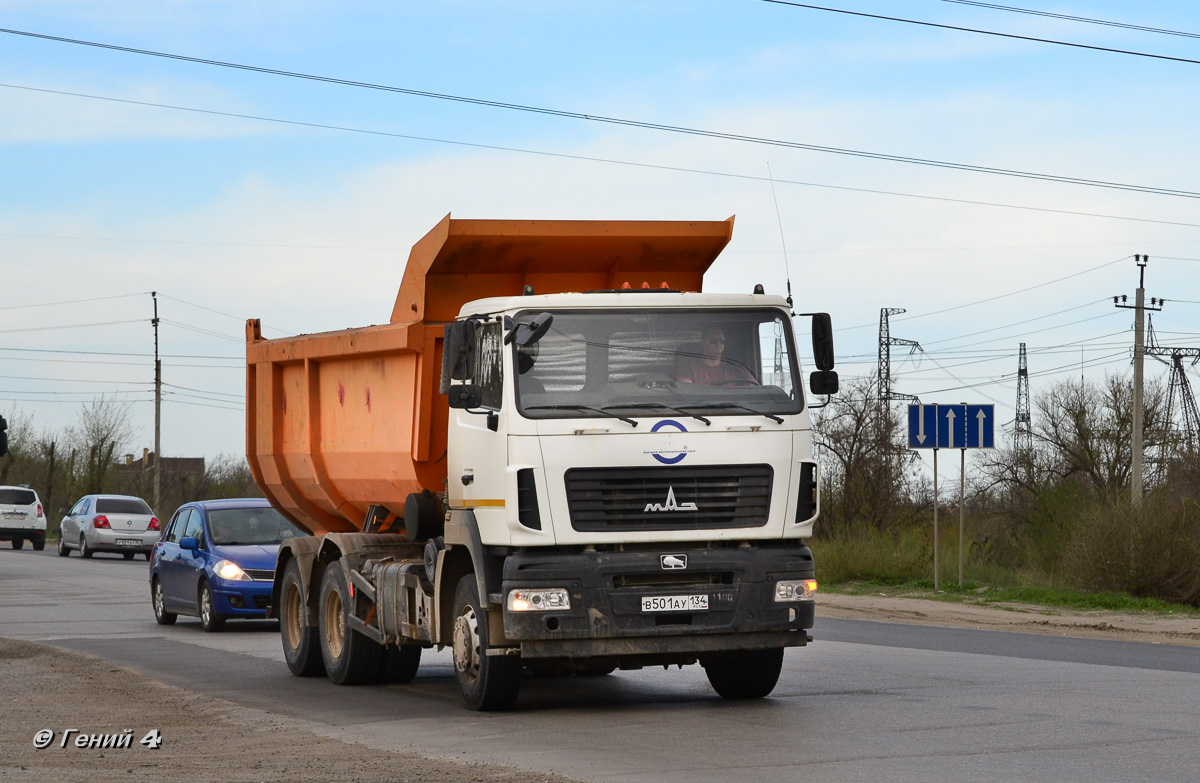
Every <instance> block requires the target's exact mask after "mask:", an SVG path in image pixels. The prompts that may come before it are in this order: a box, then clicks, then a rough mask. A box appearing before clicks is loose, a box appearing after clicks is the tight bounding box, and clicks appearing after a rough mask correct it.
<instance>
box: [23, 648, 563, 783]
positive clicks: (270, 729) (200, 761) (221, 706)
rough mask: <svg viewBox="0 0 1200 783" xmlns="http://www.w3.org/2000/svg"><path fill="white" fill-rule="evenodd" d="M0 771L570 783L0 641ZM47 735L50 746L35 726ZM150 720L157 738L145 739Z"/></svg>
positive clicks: (199, 782)
mask: <svg viewBox="0 0 1200 783" xmlns="http://www.w3.org/2000/svg"><path fill="white" fill-rule="evenodd" d="M0 682H2V683H4V684H5V686H6V687H5V688H4V692H3V694H2V695H0V780H2V781H10V780H11V781H30V783H43V781H51V780H52V781H61V782H62V783H107V782H108V781H118V780H119V781H129V782H130V783H151V782H153V783H159V781H164V780H170V781H173V782H174V783H208V782H209V781H213V780H220V781H222V782H223V783H258V782H259V781H264V782H268V783H275V782H276V781H279V782H280V783H282V782H283V781H287V783H292V782H293V781H299V782H300V783H303V782H305V781H314V782H316V781H321V782H322V783H323V782H324V781H329V780H337V781H339V783H353V782H356V781H361V783H384V781H387V783H399V782H401V781H422V782H424V781H434V782H436V783H473V782H478V783H526V781H533V782H535V783H536V782H537V781H545V782H546V783H571V780H572V779H570V778H566V777H562V776H560V775H548V774H543V773H537V772H530V771H529V770H522V769H515V768H512V767H500V766H496V765H485V764H466V763H456V762H453V761H445V760H439V759H429V758H425V757H423V756H419V755H417V754H415V753H396V752H388V751H382V750H374V749H371V748H368V747H364V746H362V745H354V744H350V743H347V742H341V741H339V740H336V739H330V738H328V737H324V736H321V735H320V734H318V733H316V732H315V731H314V730H313V728H315V727H310V726H308V725H307V724H305V723H304V722H303V721H298V720H292V719H289V718H285V717H281V716H279V715H275V714H271V713H266V712H262V711H259V710H251V709H247V708H245V707H241V706H238V705H236V704H232V703H230V702H226V701H221V700H219V699H213V698H210V697H208V696H203V695H200V694H196V693H192V692H189V691H186V690H183V689H180V688H176V687H173V686H168V685H163V684H161V683H157V682H155V681H153V680H150V679H148V678H146V677H142V676H140V675H137V674H134V673H133V672H130V671H128V670H126V669H121V668H117V667H115V666H113V665H111V664H109V663H106V662H104V661H102V660H99V659H96V658H88V657H85V656H82V655H76V654H73V653H69V652H65V651H63V650H58V649H55V648H52V647H46V646H43V645H39V644H32V643H29V642H20V641H12V640H9V639H0ZM43 729H50V730H52V731H53V732H54V737H53V740H52V741H51V743H50V745H49V747H46V748H45V749H42V750H38V749H37V748H35V747H34V737H35V735H36V734H37V733H38V732H39V731H40V730H43ZM66 729H77V730H78V731H80V732H83V733H86V734H89V735H97V734H102V735H107V736H111V735H123V734H124V733H125V730H126V729H132V740H131V741H130V747H128V748H113V747H109V748H78V747H75V741H74V740H75V737H76V736H78V735H76V734H72V735H70V737H69V739H68V741H67V745H66V747H62V746H61V743H62V737H63V732H64V730H66ZM152 729H157V730H158V731H159V732H160V733H161V737H162V744H161V747H159V748H157V749H150V748H148V747H146V746H144V745H142V744H140V742H139V741H140V740H141V739H143V738H144V737H145V736H146V735H147V734H148V733H149V732H150V731H151V730H152Z"/></svg>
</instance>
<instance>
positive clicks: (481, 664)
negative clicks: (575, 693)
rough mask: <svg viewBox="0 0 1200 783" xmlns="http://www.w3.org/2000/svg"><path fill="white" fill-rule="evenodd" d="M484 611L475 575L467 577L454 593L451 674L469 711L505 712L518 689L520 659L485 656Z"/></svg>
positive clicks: (519, 684) (486, 633) (512, 656)
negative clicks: (452, 667)
mask: <svg viewBox="0 0 1200 783" xmlns="http://www.w3.org/2000/svg"><path fill="white" fill-rule="evenodd" d="M488 638H489V637H488V617H487V610H486V609H484V608H483V605H482V604H481V603H480V600H479V588H478V587H476V585H475V575H474V574H467V575H466V576H464V577H463V578H462V580H461V581H460V582H459V583H458V590H456V591H455V593H454V675H455V677H457V678H458V690H459V692H460V693H461V694H462V700H463V702H464V703H465V704H466V705H467V707H468V708H470V709H472V710H485V711H486V710H507V709H509V708H510V707H512V706H513V704H515V703H516V701H517V694H518V693H519V692H520V690H521V659H520V658H519V657H517V656H515V655H488V654H487V652H488Z"/></svg>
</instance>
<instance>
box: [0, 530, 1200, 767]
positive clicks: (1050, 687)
mask: <svg viewBox="0 0 1200 783" xmlns="http://www.w3.org/2000/svg"><path fill="white" fill-rule="evenodd" d="M147 578H148V570H147V563H146V562H145V561H144V560H136V561H132V562H129V561H125V560H123V559H120V558H119V557H116V556H106V555H97V556H96V557H95V558H93V559H92V560H82V559H81V558H79V557H78V556H77V555H76V556H73V557H70V558H68V559H65V560H64V559H60V558H59V557H57V556H56V555H55V554H54V553H53V552H52V551H51V549H50V548H48V549H47V550H46V551H44V552H40V553H36V552H33V551H31V550H29V549H28V548H26V549H24V550H22V551H19V552H16V551H12V550H10V549H8V548H6V546H5V548H0V636H5V637H9V638H17V639H26V640H31V641H39V642H43V643H47V644H51V645H54V646H57V647H60V648H63V649H68V650H73V651H76V652H80V653H85V654H88V655H95V656H100V657H103V658H105V659H106V660H109V661H112V662H113V663H114V664H117V665H119V666H123V667H127V668H129V669H133V670H135V671H137V672H139V673H142V674H145V675H148V676H151V677H153V678H155V679H158V680H160V681H163V682H166V683H170V684H173V685H178V686H181V687H184V688H188V689H190V690H193V691H197V692H200V693H204V694H209V695H211V696H214V697H219V698H222V699H225V700H228V701H231V702H234V703H237V704H241V705H245V706H247V707H254V708H258V709H262V710H267V711H269V712H273V713H280V714H284V715H288V716H293V717H299V718H304V719H307V720H309V721H312V722H313V725H314V727H315V728H316V729H317V730H318V731H320V732H321V733H324V734H327V735H329V736H334V737H339V738H342V739H347V740H349V741H353V742H359V743H363V744H366V745H370V746H373V747H378V748H386V749H403V750H416V751H419V752H421V753H424V754H426V755H433V756H440V757H445V758H452V759H456V760H459V761H463V760H466V761H478V762H499V763H504V764H508V765H512V766H516V767H523V768H527V769H531V770H542V771H554V772H558V773H561V774H565V775H571V776H575V777H579V778H583V779H587V780H593V781H647V782H649V781H655V782H656V783H658V782H671V781H679V783H685V782H686V783H697V782H698V781H726V780H731V779H748V780H754V781H756V782H759V781H761V782H762V783H773V782H774V781H789V782H790V781H796V780H804V779H808V778H811V779H815V780H828V781H882V780H887V781H934V780H945V781H965V780H987V781H989V782H991V781H1017V780H1020V781H1029V780H1045V781H1087V782H1088V783H1091V782H1092V781H1117V780H1122V781H1123V780H1147V781H1194V780H1197V779H1198V778H1200V771H1198V770H1200V652H1198V651H1197V650H1196V648H1185V647H1171V646H1165V645H1147V644H1135V643H1129V642H1107V641H1099V640H1087V639H1072V638H1061V637H1047V636H1035V635H1028V634H1012V633H1001V632H990V631H971V630H962V629H943V628H933V627H928V626H913V625H899V624H892V623H880V622H868V621H852V620H833V619H820V618H819V609H818V620H817V627H816V628H815V629H814V630H813V636H814V637H816V642H814V644H813V645H811V646H810V647H808V648H802V649H796V650H790V651H789V652H788V654H787V657H786V659H785V662H784V672H783V677H782V679H781V681H780V684H779V686H778V687H777V688H776V690H775V692H774V694H772V696H771V697H770V698H768V699H765V700H763V701H759V702H753V703H730V702H723V701H721V700H720V699H719V698H717V697H716V696H715V694H713V693H712V691H711V689H710V688H709V686H708V682H707V680H706V679H705V677H704V673H703V671H702V670H701V669H699V668H698V667H694V666H693V667H687V668H684V669H682V670H679V669H672V670H670V671H664V670H662V669H661V668H660V669H654V670H642V671H637V672H618V673H616V674H613V675H611V676H608V677H598V678H568V679H550V678H545V679H543V678H529V679H527V680H526V682H525V684H524V686H523V690H522V694H521V698H520V700H519V701H518V703H517V709H516V710H515V711H513V712H510V713H504V714H478V713H472V712H469V711H467V710H465V709H464V708H463V707H462V706H461V704H460V702H459V700H458V692H457V688H456V687H455V684H454V678H453V672H452V668H451V667H452V664H451V661H450V657H449V654H448V652H441V653H437V652H433V653H427V655H426V657H425V658H424V660H423V662H422V666H421V671H420V673H419V674H418V676H417V679H416V680H415V681H414V682H413V683H412V684H409V685H402V686H386V687H383V686H369V687H357V688H341V687H337V686H334V685H332V684H331V683H329V682H328V681H327V680H325V679H324V678H314V679H299V678H295V677H292V676H291V675H290V674H289V673H288V671H287V668H286V666H285V665H284V664H283V658H282V653H281V650H280V646H279V638H278V627H277V625H276V624H275V623H273V622H253V623H240V624H239V623H229V624H227V626H226V630H225V631H223V632H221V633H217V634H206V633H204V632H203V631H202V630H201V629H200V626H199V623H198V622H197V621H195V620H194V619H189V618H180V620H179V623H178V624H177V625H175V626H172V627H160V626H158V625H156V624H155V622H154V618H153V615H152V613H151V610H150V594H149V586H148V581H147ZM114 676H119V674H115V675H114ZM10 686H11V684H10ZM2 711H3V709H2V707H0V713H2ZM9 730H18V731H19V730H20V729H19V728H13V727H3V724H2V722H0V731H9Z"/></svg>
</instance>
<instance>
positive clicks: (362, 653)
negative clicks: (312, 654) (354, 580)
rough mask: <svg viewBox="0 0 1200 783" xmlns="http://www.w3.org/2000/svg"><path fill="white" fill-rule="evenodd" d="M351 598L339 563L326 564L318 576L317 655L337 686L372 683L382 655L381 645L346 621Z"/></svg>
mask: <svg viewBox="0 0 1200 783" xmlns="http://www.w3.org/2000/svg"><path fill="white" fill-rule="evenodd" d="M353 600H354V599H353V598H351V597H350V588H349V585H347V584H346V575H345V574H344V573H342V568H341V566H340V565H339V564H338V563H330V564H329V567H327V568H326V569H325V576H323V577H322V578H321V604H320V606H321V613H320V629H321V633H320V637H321V657H322V658H323V659H324V661H325V673H326V674H328V675H329V679H331V680H333V681H334V682H335V683H337V684H338V685H360V684H362V683H364V682H374V681H375V678H376V677H377V676H378V673H379V657H380V656H381V655H382V654H383V647H381V646H380V645H379V644H378V643H377V642H375V640H374V639H370V638H368V637H366V636H363V635H362V634H361V633H359V632H358V631H356V630H354V629H353V628H351V627H350V624H349V622H347V618H348V617H349V616H350V612H351V609H352V607H353V603H352V601H353Z"/></svg>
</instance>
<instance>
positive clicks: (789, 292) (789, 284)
mask: <svg viewBox="0 0 1200 783" xmlns="http://www.w3.org/2000/svg"><path fill="white" fill-rule="evenodd" d="M767 179H769V180H771V198H772V199H774V200H775V219H776V220H778V221H779V243H780V244H781V245H783V272H784V274H785V275H786V276H787V304H788V309H789V310H792V270H791V268H790V267H789V266H788V257H787V240H785V239H784V238H783V218H782V217H781V216H780V215H779V197H778V196H776V195H775V175H774V174H772V173H771V161H767ZM795 314H796V312H795V311H794V310H793V311H792V315H793V316H794V315H795Z"/></svg>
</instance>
